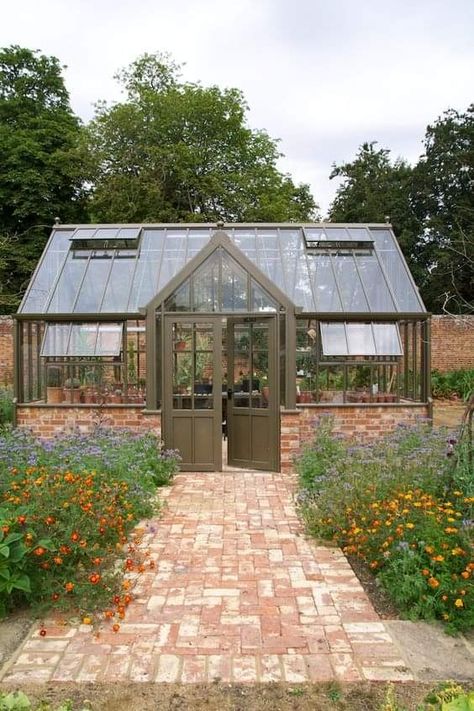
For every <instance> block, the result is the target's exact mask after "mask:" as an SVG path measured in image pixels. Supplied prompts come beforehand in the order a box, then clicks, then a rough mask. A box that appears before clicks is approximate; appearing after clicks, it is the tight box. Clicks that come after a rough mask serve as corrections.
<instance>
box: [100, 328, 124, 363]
mask: <svg viewBox="0 0 474 711" xmlns="http://www.w3.org/2000/svg"><path fill="white" fill-rule="evenodd" d="M122 334H123V329H122V324H121V323H99V331H98V333H97V345H96V349H95V354H94V355H96V356H118V355H120V351H121V349H122Z"/></svg>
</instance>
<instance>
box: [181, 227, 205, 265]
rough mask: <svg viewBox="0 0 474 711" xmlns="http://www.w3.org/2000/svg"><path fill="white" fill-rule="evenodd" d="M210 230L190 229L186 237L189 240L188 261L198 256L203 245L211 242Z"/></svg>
mask: <svg viewBox="0 0 474 711" xmlns="http://www.w3.org/2000/svg"><path fill="white" fill-rule="evenodd" d="M209 239H210V234H209V230H204V229H203V230H189V233H188V235H187V237H186V240H187V256H186V262H189V261H190V259H192V258H193V257H195V256H196V254H198V252H200V251H201V249H202V248H203V247H205V246H206V244H207V243H208V242H209Z"/></svg>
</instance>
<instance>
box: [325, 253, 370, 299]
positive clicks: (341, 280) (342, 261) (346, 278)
mask: <svg viewBox="0 0 474 711" xmlns="http://www.w3.org/2000/svg"><path fill="white" fill-rule="evenodd" d="M333 264H334V273H335V275H336V282H337V286H338V288H339V292H340V294H341V298H342V307H343V308H342V310H343V311H368V310H369V305H368V303H367V299H366V298H365V294H364V290H363V288H362V283H361V280H360V277H359V274H358V273H357V269H356V265H355V261H354V257H353V256H352V254H337V255H335V256H334V257H333Z"/></svg>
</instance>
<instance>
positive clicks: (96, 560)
mask: <svg viewBox="0 0 474 711" xmlns="http://www.w3.org/2000/svg"><path fill="white" fill-rule="evenodd" d="M92 563H93V564H94V565H100V564H101V563H102V558H92Z"/></svg>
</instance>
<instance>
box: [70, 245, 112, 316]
mask: <svg viewBox="0 0 474 711" xmlns="http://www.w3.org/2000/svg"><path fill="white" fill-rule="evenodd" d="M111 267H112V259H111V258H110V257H105V258H101V259H91V260H90V261H89V265H88V267H87V271H86V274H85V277H84V280H83V282H82V284H81V286H80V288H79V294H78V297H77V301H76V303H75V305H74V312H75V313H78V314H81V313H98V312H99V311H100V310H101V308H100V306H101V303H102V297H103V295H104V289H105V285H106V284H107V281H108V278H109V272H110V269H111Z"/></svg>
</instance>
